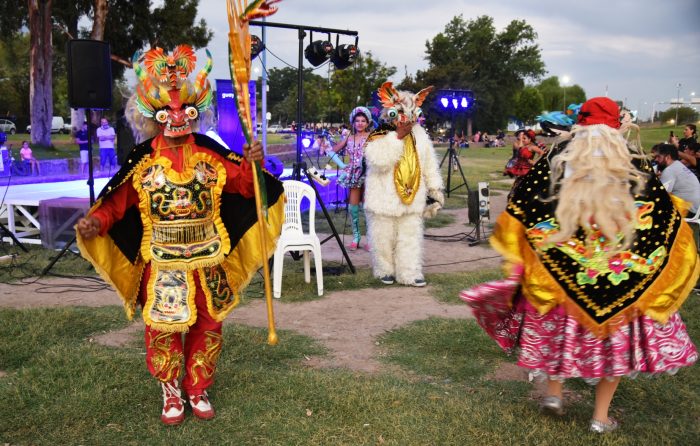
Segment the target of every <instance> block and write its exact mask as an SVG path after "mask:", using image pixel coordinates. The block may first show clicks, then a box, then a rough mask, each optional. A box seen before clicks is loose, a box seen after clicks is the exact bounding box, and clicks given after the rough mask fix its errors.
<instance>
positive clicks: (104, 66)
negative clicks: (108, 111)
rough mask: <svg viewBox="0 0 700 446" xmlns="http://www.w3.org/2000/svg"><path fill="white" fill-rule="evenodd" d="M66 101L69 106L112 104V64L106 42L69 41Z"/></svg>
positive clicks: (103, 105) (107, 106)
mask: <svg viewBox="0 0 700 446" xmlns="http://www.w3.org/2000/svg"><path fill="white" fill-rule="evenodd" d="M67 52H68V103H69V105H70V106H71V108H92V109H105V108H111V107H112V63H111V60H110V55H111V51H110V48H109V43H107V42H102V41H100V40H80V39H77V40H69V41H68V44H67Z"/></svg>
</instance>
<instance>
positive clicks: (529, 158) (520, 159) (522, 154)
mask: <svg viewBox="0 0 700 446" xmlns="http://www.w3.org/2000/svg"><path fill="white" fill-rule="evenodd" d="M515 138H516V139H515V142H514V143H513V157H512V158H511V160H510V161H508V164H507V165H506V169H505V171H504V174H505V175H508V176H510V177H514V178H515V181H514V182H513V186H512V187H511V193H512V192H513V191H515V189H516V188H517V187H518V185H519V184H520V182H521V181H522V178H523V177H524V176H525V175H527V173H528V172H529V171H530V169H531V168H532V166H533V165H534V164H535V162H536V161H537V159H539V157H540V156H541V155H543V154H544V150H542V148H541V147H540V146H539V145H538V144H537V141H536V136H535V132H534V131H533V130H524V129H523V130H518V131H517V132H515Z"/></svg>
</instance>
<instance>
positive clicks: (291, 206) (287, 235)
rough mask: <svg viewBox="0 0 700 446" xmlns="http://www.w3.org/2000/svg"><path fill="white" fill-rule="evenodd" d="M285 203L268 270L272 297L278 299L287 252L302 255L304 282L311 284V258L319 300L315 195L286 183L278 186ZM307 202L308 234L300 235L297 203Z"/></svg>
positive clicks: (304, 187)
mask: <svg viewBox="0 0 700 446" xmlns="http://www.w3.org/2000/svg"><path fill="white" fill-rule="evenodd" d="M282 184H283V185H284V194H285V196H286V198H287V202H286V203H285V204H284V217H285V221H284V225H283V226H282V234H281V235H280V238H279V240H278V242H277V249H276V250H275V258H274V264H273V267H272V270H273V273H272V295H273V296H274V297H275V298H277V299H279V298H280V296H281V295H282V266H283V264H284V254H285V253H286V252H288V251H303V256H304V280H305V281H306V283H310V282H311V259H309V253H312V254H313V256H314V264H315V266H316V284H317V286H318V295H319V296H323V267H322V265H321V242H320V240H319V239H318V236H317V235H316V222H315V218H316V194H315V193H314V190H313V188H312V187H311V186H309V185H308V184H306V183H302V182H301V181H294V180H289V181H285V182H284V183H282ZM304 198H306V199H308V200H309V232H308V233H304V229H303V227H302V221H301V202H302V200H303V199H304Z"/></svg>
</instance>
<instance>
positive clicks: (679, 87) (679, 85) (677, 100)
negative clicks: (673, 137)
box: [676, 82, 681, 125]
mask: <svg viewBox="0 0 700 446" xmlns="http://www.w3.org/2000/svg"><path fill="white" fill-rule="evenodd" d="M676 88H677V89H676V125H678V109H679V108H680V106H681V83H680V82H678V85H676Z"/></svg>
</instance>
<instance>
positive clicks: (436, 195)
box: [423, 189, 445, 218]
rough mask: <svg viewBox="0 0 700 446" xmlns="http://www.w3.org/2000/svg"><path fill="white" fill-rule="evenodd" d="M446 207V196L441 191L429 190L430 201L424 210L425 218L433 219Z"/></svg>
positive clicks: (428, 200)
mask: <svg viewBox="0 0 700 446" xmlns="http://www.w3.org/2000/svg"><path fill="white" fill-rule="evenodd" d="M444 205H445V195H444V194H443V193H442V191H441V190H440V189H429V190H428V199H427V203H426V206H425V209H423V218H433V217H435V216H436V215H437V213H438V211H439V210H440V209H442V207H443V206H444Z"/></svg>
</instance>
